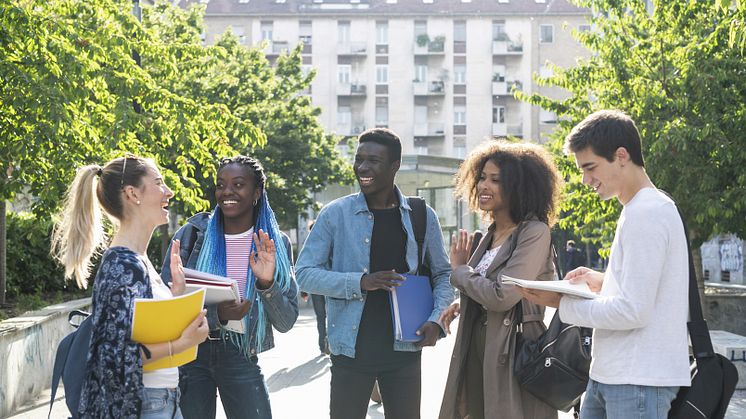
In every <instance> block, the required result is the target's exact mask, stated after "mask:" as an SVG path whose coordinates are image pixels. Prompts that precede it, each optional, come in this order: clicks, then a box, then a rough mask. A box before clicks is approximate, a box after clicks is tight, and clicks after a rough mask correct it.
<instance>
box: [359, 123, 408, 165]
mask: <svg viewBox="0 0 746 419" xmlns="http://www.w3.org/2000/svg"><path fill="white" fill-rule="evenodd" d="M358 142H359V143H360V144H362V143H367V142H373V143H378V144H380V145H382V146H384V147H386V148H387V149H388V150H389V157H391V160H392V161H399V160H401V138H399V136H398V135H396V133H395V132H394V131H391V130H390V129H388V128H371V129H369V130H367V131H365V132H363V133H362V134H360V136H359V137H358Z"/></svg>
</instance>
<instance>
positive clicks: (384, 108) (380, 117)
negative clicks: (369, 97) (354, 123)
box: [376, 103, 389, 127]
mask: <svg viewBox="0 0 746 419" xmlns="http://www.w3.org/2000/svg"><path fill="white" fill-rule="evenodd" d="M388 125H389V105H388V104H387V103H376V126H377V127H388Z"/></svg>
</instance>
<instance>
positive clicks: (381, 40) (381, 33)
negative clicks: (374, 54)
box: [376, 22, 389, 45]
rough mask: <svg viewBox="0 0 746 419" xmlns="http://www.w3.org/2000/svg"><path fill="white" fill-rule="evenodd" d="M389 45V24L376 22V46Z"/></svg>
mask: <svg viewBox="0 0 746 419" xmlns="http://www.w3.org/2000/svg"><path fill="white" fill-rule="evenodd" d="M388 44H389V23H388V22H376V45H388Z"/></svg>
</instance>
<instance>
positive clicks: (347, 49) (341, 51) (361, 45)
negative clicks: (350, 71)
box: [337, 42, 367, 56]
mask: <svg viewBox="0 0 746 419" xmlns="http://www.w3.org/2000/svg"><path fill="white" fill-rule="evenodd" d="M337 55H350V56H365V55H367V46H366V45H365V42H346V43H343V44H337Z"/></svg>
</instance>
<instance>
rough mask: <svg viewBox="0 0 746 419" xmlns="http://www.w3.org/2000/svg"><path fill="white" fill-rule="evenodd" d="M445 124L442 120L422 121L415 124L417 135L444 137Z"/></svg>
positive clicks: (415, 134)
mask: <svg viewBox="0 0 746 419" xmlns="http://www.w3.org/2000/svg"><path fill="white" fill-rule="evenodd" d="M445 135H446V129H445V124H444V123H442V122H421V123H415V124H414V136H415V137H444V136H445Z"/></svg>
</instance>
